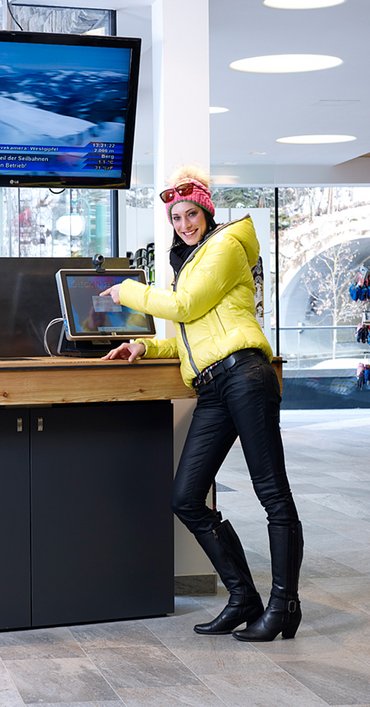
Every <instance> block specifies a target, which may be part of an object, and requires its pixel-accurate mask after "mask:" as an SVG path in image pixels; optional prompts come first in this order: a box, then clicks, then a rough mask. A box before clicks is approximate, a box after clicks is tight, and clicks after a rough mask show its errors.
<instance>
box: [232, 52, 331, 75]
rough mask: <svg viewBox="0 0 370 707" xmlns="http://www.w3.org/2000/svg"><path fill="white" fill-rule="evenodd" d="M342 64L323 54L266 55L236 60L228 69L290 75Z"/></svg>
mask: <svg viewBox="0 0 370 707" xmlns="http://www.w3.org/2000/svg"><path fill="white" fill-rule="evenodd" d="M342 63H343V61H342V59H340V58H339V57H337V56H328V55H325V54H268V55H266V56H251V57H246V58H245V59H237V61H232V62H231V64H230V69H235V71H250V72H254V73H259V74H290V73H297V72H300V71H322V70H323V69H333V68H334V67H336V66H340V64H342Z"/></svg>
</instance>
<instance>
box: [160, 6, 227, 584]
mask: <svg viewBox="0 0 370 707" xmlns="http://www.w3.org/2000/svg"><path fill="white" fill-rule="evenodd" d="M208 35H209V22H208V0H186V2H184V0H154V2H153V5H152V44H153V116H154V117H153V121H154V126H153V128H154V150H153V151H154V155H153V162H154V187H155V192H156V194H159V192H160V191H162V189H164V188H165V186H166V183H167V180H168V178H169V177H170V176H171V173H172V172H173V171H174V169H176V168H177V167H179V166H180V165H182V164H189V163H196V164H197V165H199V166H200V167H202V168H203V169H205V170H209V164H210V135H209V132H210V131H209V51H208ZM172 233H173V231H172V228H171V226H170V224H169V223H168V221H167V217H166V211H165V207H164V204H163V203H162V202H161V200H160V199H159V198H158V197H156V199H155V206H154V242H155V261H156V284H157V285H158V287H168V286H169V285H170V283H171V280H172V272H171V269H170V266H169V263H168V250H169V247H170V244H171V241H172ZM172 334H173V326H172V324H171V323H170V322H163V323H162V322H160V323H159V324H158V335H159V336H161V337H163V336H172ZM174 406H175V424H174V434H175V465H176V464H177V460H178V458H179V454H180V451H181V448H182V444H183V441H184V437H185V434H186V431H187V428H188V425H189V422H190V418H191V414H192V411H193V408H194V403H192V402H189V401H176V402H175V403H174ZM175 575H176V578H177V585H178V586H179V581H180V583H181V577H183V578H184V588H186V581H187V580H186V578H188V577H190V578H197V577H198V578H199V586H202V585H201V577H205V576H211V575H212V576H213V570H212V567H211V565H210V563H209V561H208V559H207V558H206V556H205V555H204V553H203V551H202V550H201V548H200V547H199V545H198V544H197V543H196V541H195V540H194V538H193V536H192V535H191V534H190V533H189V531H188V530H187V529H186V528H184V526H183V525H181V524H180V523H178V522H177V521H176V523H175Z"/></svg>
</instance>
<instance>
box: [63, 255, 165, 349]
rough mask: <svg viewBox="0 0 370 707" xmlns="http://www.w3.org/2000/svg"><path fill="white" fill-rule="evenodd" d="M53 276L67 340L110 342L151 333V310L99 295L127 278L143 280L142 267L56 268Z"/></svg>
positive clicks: (144, 279) (152, 322) (153, 327)
mask: <svg viewBox="0 0 370 707" xmlns="http://www.w3.org/2000/svg"><path fill="white" fill-rule="evenodd" d="M55 277H56V283H57V289H58V294H59V300H60V306H61V310H62V316H63V320H64V329H65V336H66V338H67V339H68V340H70V341H77V342H78V341H86V340H88V341H93V342H94V341H95V342H99V343H106V344H109V341H111V340H114V342H116V341H117V340H118V339H121V340H129V339H134V338H135V337H149V336H154V334H155V326H154V320H153V317H152V316H151V315H150V314H144V313H142V312H137V311H136V310H133V309H130V308H129V307H125V306H122V305H119V304H118V305H117V304H114V302H113V300H112V298H111V297H110V296H106V297H100V293H101V292H103V291H104V290H107V289H108V288H109V287H112V286H113V285H118V284H120V283H121V282H122V281H123V280H125V279H127V278H131V279H133V280H136V281H137V282H141V283H143V284H146V276H145V272H144V270H131V269H127V270H103V271H101V272H99V271H96V270H84V269H76V270H58V272H57V273H56V275H55ZM114 342H113V343H114ZM114 345H115V344H114Z"/></svg>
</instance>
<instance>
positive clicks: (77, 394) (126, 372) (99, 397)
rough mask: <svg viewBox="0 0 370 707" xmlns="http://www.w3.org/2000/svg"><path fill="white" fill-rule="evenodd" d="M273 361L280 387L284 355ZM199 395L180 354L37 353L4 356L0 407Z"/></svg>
mask: <svg viewBox="0 0 370 707" xmlns="http://www.w3.org/2000/svg"><path fill="white" fill-rule="evenodd" d="M273 365H274V368H275V370H276V373H277V375H278V378H279V382H280V386H282V370H281V369H282V363H281V358H280V357H275V358H274V359H273ZM193 397H195V392H194V391H193V390H191V389H190V388H188V387H187V386H185V385H184V383H183V381H182V379H181V376H180V371H179V361H178V360H177V359H156V360H144V359H143V360H140V361H137V362H135V363H127V361H102V360H101V359H91V358H84V359H82V358H62V357H53V358H47V357H43V356H40V357H35V358H23V359H3V360H0V406H7V407H8V406H14V405H21V406H22V405H55V404H72V403H107V402H117V401H143V400H177V399H184V398H193Z"/></svg>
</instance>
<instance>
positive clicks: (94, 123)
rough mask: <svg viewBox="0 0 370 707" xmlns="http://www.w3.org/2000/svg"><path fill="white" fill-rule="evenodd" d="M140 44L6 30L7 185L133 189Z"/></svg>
mask: <svg viewBox="0 0 370 707" xmlns="http://www.w3.org/2000/svg"><path fill="white" fill-rule="evenodd" d="M140 47H141V39H139V38H124V37H105V36H97V35H75V34H48V33H36V32H15V31H0V186H9V187H11V186H15V187H22V186H27V187H32V186H33V187H49V188H65V187H67V188H68V187H76V188H81V189H83V188H86V189H91V188H100V189H101V188H107V189H128V188H129V186H130V179H131V169H132V152H133V143H134V129H135V117H136V105H137V91H138V77H139V64H140Z"/></svg>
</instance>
